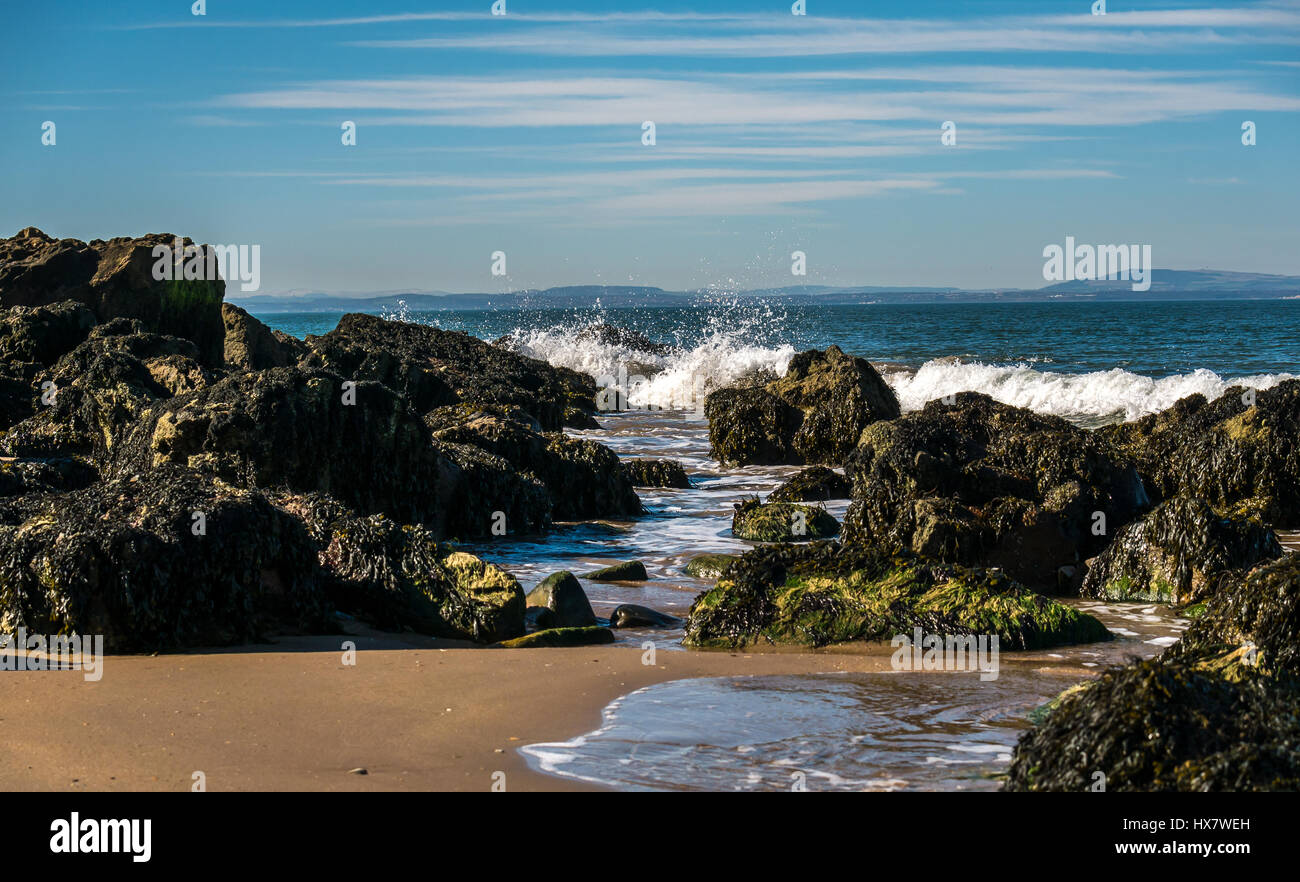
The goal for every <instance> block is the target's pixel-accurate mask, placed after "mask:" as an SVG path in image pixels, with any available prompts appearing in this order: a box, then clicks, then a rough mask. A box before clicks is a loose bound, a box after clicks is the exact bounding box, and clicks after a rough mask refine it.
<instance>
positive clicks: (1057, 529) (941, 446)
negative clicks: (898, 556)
mask: <svg viewBox="0 0 1300 882" xmlns="http://www.w3.org/2000/svg"><path fill="white" fill-rule="evenodd" d="M845 470H846V472H847V474H848V476H849V478H850V480H851V481H852V482H853V497H854V502H853V504H852V505H851V506H850V508H849V511H848V513H847V514H846V516H845V521H844V541H845V542H846V543H859V544H863V545H876V546H879V547H882V548H886V549H907V550H910V551H912V552H914V553H917V554H921V555H925V556H930V557H935V558H937V559H940V560H945V561H949V562H953V563H961V564H966V565H976V564H978V565H984V566H997V567H1001V568H1003V569H1005V570H1006V572H1007V574H1008V575H1009V576H1011V578H1013V579H1016V580H1017V581H1020V582H1023V583H1024V584H1026V585H1028V586H1030V587H1032V588H1037V589H1040V590H1056V589H1057V588H1058V584H1057V580H1058V574H1059V573H1060V572H1061V568H1062V567H1067V566H1072V567H1076V572H1078V569H1077V568H1079V565H1080V564H1082V563H1083V562H1084V561H1085V560H1086V559H1088V558H1091V557H1095V556H1096V555H1097V554H1099V553H1100V552H1101V551H1102V549H1103V548H1104V547H1105V545H1106V543H1107V541H1108V536H1110V535H1113V534H1114V532H1115V531H1116V530H1118V529H1119V528H1120V527H1122V526H1124V525H1125V524H1126V523H1128V522H1129V521H1131V520H1132V519H1133V518H1134V517H1136V516H1137V515H1138V514H1140V513H1141V512H1142V511H1144V510H1145V509H1146V508H1147V506H1148V505H1149V500H1148V498H1147V496H1146V493H1145V489H1144V487H1143V484H1142V481H1141V479H1140V478H1139V477H1138V474H1137V471H1136V469H1135V468H1134V466H1133V464H1132V463H1131V462H1130V461H1128V460H1125V459H1123V458H1122V457H1121V456H1120V455H1119V454H1117V453H1116V452H1115V450H1114V448H1113V447H1112V446H1111V445H1110V444H1108V443H1107V442H1106V441H1105V440H1103V439H1102V438H1100V437H1098V436H1096V435H1094V434H1092V433H1090V432H1088V431H1087V430H1085V429H1080V428H1077V427H1075V426H1073V425H1071V424H1070V423H1068V422H1066V421H1065V420H1063V419H1060V418H1058V417H1051V416H1043V415H1039V414H1035V413H1033V412H1032V411H1029V410H1026V409H1024V408H1016V407H1011V406H1009V405H1005V404H1000V403H998V402H996V401H994V400H993V399H992V398H990V397H988V396H987V395H981V394H977V393H973V392H963V393H961V394H959V395H957V396H956V400H955V402H954V403H953V404H944V403H942V402H941V401H931V402H929V403H928V404H926V406H925V408H924V409H923V410H920V411H916V412H914V413H909V414H907V415H906V416H904V417H901V418H899V419H896V420H891V421H888V422H877V423H873V424H872V425H870V426H868V427H867V428H866V429H865V430H864V431H863V433H862V437H861V439H860V443H859V446H858V448H857V450H855V451H854V453H853V455H852V456H851V457H849V461H848V463H847V464H846V466H845ZM1077 587H1078V586H1077V585H1075V586H1072V588H1073V589H1077Z"/></svg>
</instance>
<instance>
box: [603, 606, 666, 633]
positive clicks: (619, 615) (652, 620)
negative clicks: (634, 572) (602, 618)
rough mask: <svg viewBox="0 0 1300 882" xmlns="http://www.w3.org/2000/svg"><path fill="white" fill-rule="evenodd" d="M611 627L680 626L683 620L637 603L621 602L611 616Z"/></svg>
mask: <svg viewBox="0 0 1300 882" xmlns="http://www.w3.org/2000/svg"><path fill="white" fill-rule="evenodd" d="M609 626H610V627H611V628H680V627H681V626H682V620H681V619H679V618H677V616H670V615H668V614H667V613H661V612H658V611H657V610H653V609H650V608H648V607H644V606H637V605H636V604H635V603H620V604H619V605H618V606H616V607H615V608H614V612H613V613H612V614H611V615H610V617H609Z"/></svg>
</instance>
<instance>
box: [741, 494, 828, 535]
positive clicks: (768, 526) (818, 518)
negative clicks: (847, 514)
mask: <svg viewBox="0 0 1300 882" xmlns="http://www.w3.org/2000/svg"><path fill="white" fill-rule="evenodd" d="M839 531H840V525H839V522H838V521H836V520H835V518H833V517H831V515H830V514H829V513H828V512H827V511H826V509H824V508H818V507H816V506H812V505H799V504H798V503H793V502H769V503H761V502H759V501H758V498H757V497H754V498H751V499H745V500H741V501H740V502H737V503H736V505H735V511H734V512H733V513H732V516H731V532H732V535H734V536H735V537H736V538H737V539H746V540H749V541H750V542H803V541H805V540H808V539H828V538H830V537H831V536H834V535H835V534H837V533H839Z"/></svg>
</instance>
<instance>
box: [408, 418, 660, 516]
mask: <svg viewBox="0 0 1300 882" xmlns="http://www.w3.org/2000/svg"><path fill="white" fill-rule="evenodd" d="M429 421H432V422H433V424H435V425H445V426H446V428H440V429H438V430H437V431H435V432H434V438H435V439H437V440H438V441H439V442H440V443H443V442H445V443H453V444H472V445H474V446H476V447H479V448H481V449H483V450H485V451H487V452H488V453H490V454H492V455H493V456H497V457H500V458H502V459H504V460H506V461H507V462H508V463H510V465H511V467H512V469H514V470H517V471H519V472H521V473H524V474H526V475H527V476H529V477H531V478H534V479H536V480H537V481H539V482H540V483H541V484H542V485H543V486H545V488H546V490H547V493H548V495H549V497H550V502H551V511H550V515H551V516H552V517H554V518H555V519H557V520H580V519H584V518H595V517H610V516H619V515H635V514H640V513H641V511H642V508H641V500H640V499H639V498H638V497H637V495H636V491H635V490H634V489H633V488H632V482H631V481H630V480H629V479H628V477H627V475H626V474H625V473H624V472H623V470H622V468H621V467H620V465H619V461H618V456H617V454H615V453H614V452H613V451H612V450H610V449H609V448H608V447H605V446H604V445H602V444H599V443H597V442H595V441H591V440H589V439H581V438H570V437H568V436H567V435H564V434H563V433H560V432H548V433H546V434H539V433H537V432H535V431H533V430H532V429H531V428H530V427H529V426H528V425H527V424H525V423H524V422H522V421H521V420H518V419H515V418H514V417H512V416H502V415H498V414H497V413H492V412H475V413H474V414H473V415H472V416H470V417H469V418H468V419H466V420H464V421H463V422H460V423H450V424H449V422H450V421H449V420H445V419H443V418H442V417H441V415H440V414H438V413H436V412H435V413H431V414H429V415H427V416H426V422H429ZM497 510H504V509H497Z"/></svg>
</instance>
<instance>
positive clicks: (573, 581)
mask: <svg viewBox="0 0 1300 882" xmlns="http://www.w3.org/2000/svg"><path fill="white" fill-rule="evenodd" d="M528 606H530V607H534V606H539V607H544V608H546V609H549V610H550V611H551V612H552V614H553V617H552V618H551V619H550V621H551V622H552V623H553V626H554V627H558V628H583V627H587V626H589V625H595V624H596V613H595V612H594V611H593V610H592V608H591V601H589V600H587V592H585V591H583V590H582V585H581V584H580V583H579V582H578V580H577V578H576V577H575V576H574V575H573V573H570V572H569V571H568V570H561V571H560V572H558V573H551V575H549V576H547V577H546V578H545V579H543V580H542V581H541V582H539V583H538V584H537V587H536V588H534V589H533V590H532V591H529V592H528Z"/></svg>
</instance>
